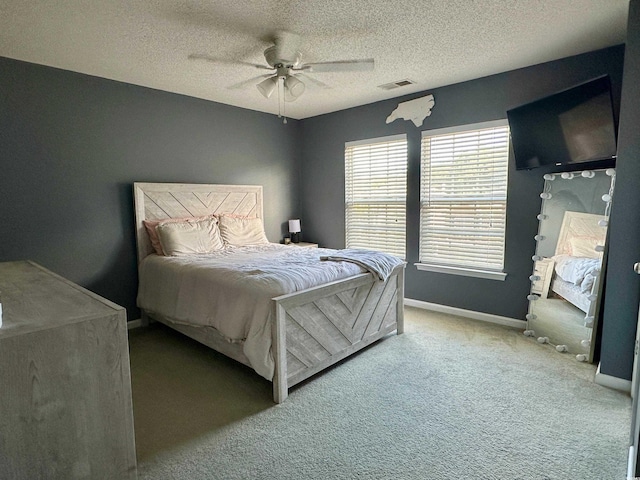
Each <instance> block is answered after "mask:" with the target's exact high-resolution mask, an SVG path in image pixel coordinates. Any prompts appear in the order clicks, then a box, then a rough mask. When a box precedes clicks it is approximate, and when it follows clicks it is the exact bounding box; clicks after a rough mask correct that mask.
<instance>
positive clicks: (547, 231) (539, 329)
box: [525, 169, 615, 361]
mask: <svg viewBox="0 0 640 480" xmlns="http://www.w3.org/2000/svg"><path fill="white" fill-rule="evenodd" d="M544 178H545V185H544V191H543V192H542V193H541V194H540V197H541V198H542V208H541V212H540V215H538V219H539V221H540V222H539V229H538V235H536V237H535V239H536V242H537V246H536V254H535V255H534V257H533V261H534V265H533V273H532V275H531V277H530V280H531V292H530V294H529V297H528V299H529V312H528V314H527V331H526V332H525V335H527V336H531V337H535V338H536V339H537V341H538V342H539V343H548V344H551V345H553V346H555V348H556V350H558V351H559V352H569V353H571V354H573V355H575V357H576V359H577V360H579V361H591V360H592V358H593V351H592V348H591V343H592V341H593V338H592V337H593V332H594V326H595V321H596V317H597V312H598V308H599V307H598V305H599V293H600V290H601V284H600V279H601V277H602V276H603V269H604V262H603V257H604V252H605V242H606V238H607V226H608V221H609V210H610V208H611V200H612V195H613V188H614V183H615V170H614V169H607V170H593V171H591V170H585V171H583V172H564V173H561V174H560V173H554V174H546V175H545V176H544Z"/></svg>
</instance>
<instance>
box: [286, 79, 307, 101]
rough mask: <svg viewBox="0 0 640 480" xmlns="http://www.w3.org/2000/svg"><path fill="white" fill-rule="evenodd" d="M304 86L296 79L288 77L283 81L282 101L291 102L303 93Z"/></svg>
mask: <svg viewBox="0 0 640 480" xmlns="http://www.w3.org/2000/svg"><path fill="white" fill-rule="evenodd" d="M304 89H305V84H304V83H303V82H301V81H300V80H298V79H297V78H296V77H294V76H292V75H289V76H287V78H285V80H284V99H285V100H286V101H288V102H293V101H294V100H295V99H296V98H298V97H299V96H300V95H302V94H303V93H304Z"/></svg>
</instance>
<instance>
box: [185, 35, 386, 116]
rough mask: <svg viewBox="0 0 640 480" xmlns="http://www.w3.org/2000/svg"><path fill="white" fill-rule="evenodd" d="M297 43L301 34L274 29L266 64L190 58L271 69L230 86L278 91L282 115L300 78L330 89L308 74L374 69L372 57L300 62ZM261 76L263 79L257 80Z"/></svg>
mask: <svg viewBox="0 0 640 480" xmlns="http://www.w3.org/2000/svg"><path fill="white" fill-rule="evenodd" d="M300 42H301V38H300V36H299V35H297V34H295V33H292V32H287V31H279V32H277V33H276V34H275V35H274V36H273V37H272V39H271V43H273V45H271V46H270V47H268V48H267V49H266V50H265V51H264V58H265V61H266V63H267V65H263V64H258V63H250V62H244V61H241V60H226V59H221V58H217V57H212V56H209V55H205V54H191V55H189V58H190V59H196V60H198V59H199V60H207V61H210V62H214V63H230V64H237V65H249V66H253V67H256V68H259V69H262V70H271V73H268V74H265V75H259V76H257V77H253V78H250V79H248V80H245V81H243V82H240V83H238V84H235V85H232V86H230V87H229V88H243V87H245V86H247V85H251V84H255V85H256V87H257V89H258V91H259V92H260V93H261V94H262V95H263V96H264V97H265V98H270V97H271V95H272V94H273V92H274V91H276V90H277V91H278V116H282V115H281V111H280V104H281V103H282V102H293V101H294V100H296V99H298V97H300V95H302V94H303V93H304V91H305V83H304V82H303V81H302V80H306V81H308V82H309V83H312V84H314V85H315V86H319V87H322V88H330V87H329V86H328V85H327V84H325V83H324V82H321V81H320V80H317V79H315V78H313V77H310V76H309V75H308V74H309V73H324V72H356V71H370V70H373V68H374V60H373V58H364V59H358V60H338V61H332V62H316V63H303V62H302V54H301V52H300V50H299V46H300ZM260 79H262V80H261V81H260V82H258V80H260ZM301 79H302V80H301ZM256 82H258V83H256ZM282 110H284V104H282ZM285 123H286V119H285Z"/></svg>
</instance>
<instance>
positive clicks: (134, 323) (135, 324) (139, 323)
mask: <svg viewBox="0 0 640 480" xmlns="http://www.w3.org/2000/svg"><path fill="white" fill-rule="evenodd" d="M141 326H142V320H140V319H137V320H131V321H130V322H127V330H131V329H132V328H138V327H141Z"/></svg>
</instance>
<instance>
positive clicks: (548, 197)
mask: <svg viewBox="0 0 640 480" xmlns="http://www.w3.org/2000/svg"><path fill="white" fill-rule="evenodd" d="M552 196H553V195H551V194H550V193H549V192H544V193H541V194H540V198H542V199H544V200H549V199H550V198H551V197H552Z"/></svg>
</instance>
